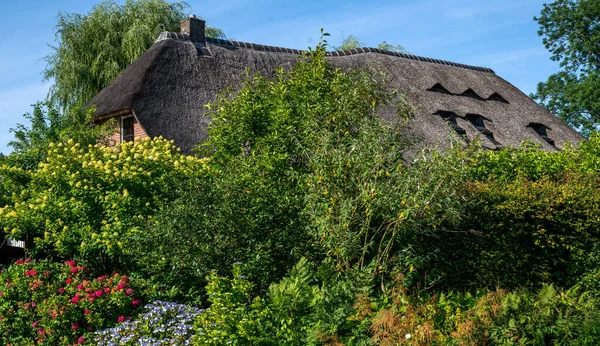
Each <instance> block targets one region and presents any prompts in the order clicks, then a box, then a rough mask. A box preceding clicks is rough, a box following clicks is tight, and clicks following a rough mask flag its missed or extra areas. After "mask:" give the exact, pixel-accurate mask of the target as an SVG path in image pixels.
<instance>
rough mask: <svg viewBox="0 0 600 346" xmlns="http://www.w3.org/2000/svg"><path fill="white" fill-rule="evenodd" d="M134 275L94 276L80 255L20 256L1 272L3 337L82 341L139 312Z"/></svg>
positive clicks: (18, 341) (28, 341)
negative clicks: (79, 260)
mask: <svg viewBox="0 0 600 346" xmlns="http://www.w3.org/2000/svg"><path fill="white" fill-rule="evenodd" d="M135 294H136V293H135V290H134V289H132V287H131V283H130V280H129V278H128V277H127V276H126V275H121V274H118V273H117V272H114V273H112V274H108V275H102V276H99V277H96V278H94V277H93V276H90V274H89V270H88V269H87V268H86V267H85V266H82V265H78V264H77V263H76V262H75V261H73V260H70V261H66V262H65V263H64V264H62V263H55V262H49V261H39V262H38V261H31V259H26V260H20V261H17V262H16V263H15V264H14V265H12V266H11V267H9V268H8V269H6V270H4V271H2V272H0V342H2V343H3V344H7V345H8V344H14V345H33V344H36V343H40V344H41V343H46V344H51V345H68V344H74V343H78V344H82V343H84V342H85V341H86V340H90V339H91V337H93V333H92V332H94V331H95V330H97V329H103V328H106V327H108V326H112V325H114V324H116V323H117V322H121V321H123V320H125V319H128V318H130V317H131V316H132V315H134V314H136V311H137V310H138V307H139V304H140V301H139V300H138V299H136V298H135Z"/></svg>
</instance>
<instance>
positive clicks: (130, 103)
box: [91, 17, 582, 152]
mask: <svg viewBox="0 0 600 346" xmlns="http://www.w3.org/2000/svg"><path fill="white" fill-rule="evenodd" d="M204 28H205V22H204V21H203V20H200V19H197V18H195V17H190V18H187V19H185V20H183V21H182V22H181V33H173V32H163V33H161V34H160V36H159V37H158V39H157V40H156V42H155V43H154V45H153V46H152V47H151V48H150V49H148V51H146V52H145V53H144V54H143V55H142V56H141V57H140V58H139V59H137V60H136V61H135V62H133V63H132V64H131V65H130V66H129V67H128V68H127V69H126V70H125V71H123V73H122V74H121V75H120V76H119V77H117V78H116V79H115V80H114V81H113V82H112V83H111V84H109V85H108V86H107V87H106V88H104V89H103V90H102V91H101V92H100V93H99V94H98V95H97V96H95V97H94V98H93V99H92V100H91V104H95V105H96V107H97V111H96V119H97V121H103V120H106V119H109V118H116V119H117V120H118V121H119V123H120V124H121V126H120V131H119V132H118V133H116V134H115V135H114V136H113V140H114V142H121V141H128V140H133V139H134V138H136V137H146V136H163V137H165V138H167V139H173V140H174V141H175V143H176V144H177V145H178V146H179V147H180V148H181V149H182V151H184V152H189V151H191V149H193V147H194V146H196V145H197V144H198V143H200V142H202V141H203V140H205V139H206V137H207V126H208V124H209V121H210V120H209V119H208V118H207V117H205V116H203V115H204V114H205V113H206V111H207V109H206V107H204V105H205V104H207V103H210V102H213V101H214V100H215V96H216V95H217V93H219V92H220V91H221V90H222V89H223V88H225V87H227V86H232V88H233V89H234V90H235V88H236V87H238V86H239V85H240V81H241V79H242V75H243V72H244V71H245V70H246V69H249V70H250V71H252V72H259V73H261V74H263V75H267V76H268V75H272V74H273V71H274V70H275V69H276V68H277V67H280V66H284V67H290V66H292V65H293V64H294V63H296V61H297V59H298V55H300V54H302V51H300V50H297V49H289V48H281V47H272V46H265V45H261V44H254V43H245V42H237V41H230V40H222V39H215V38H208V37H205V30H204ZM327 59H328V60H329V61H330V62H331V63H332V64H333V65H334V66H337V67H342V68H352V69H360V68H374V69H378V70H382V71H384V72H385V73H387V75H388V77H389V83H390V87H391V88H394V89H396V90H398V91H400V92H403V93H405V95H406V98H407V99H408V101H409V102H410V103H411V104H412V105H414V106H416V107H417V112H416V115H415V117H414V119H413V120H411V122H410V124H409V131H410V132H411V134H412V135H414V136H415V137H416V138H419V139H420V140H422V141H423V143H425V144H442V145H444V143H448V139H449V138H451V136H450V134H451V133H452V132H455V133H456V134H457V135H458V136H460V137H462V138H463V139H464V140H465V141H471V140H473V139H474V138H476V137H479V138H480V139H481V143H482V145H483V146H485V147H488V148H490V149H497V148H500V147H506V146H518V145H519V144H520V143H521V142H522V141H523V140H524V139H526V138H530V139H532V140H533V141H536V142H539V143H541V145H542V147H543V148H544V149H545V150H548V151H553V150H558V149H561V148H562V147H563V146H564V144H565V143H566V142H571V143H575V144H576V143H578V142H579V141H580V140H581V139H582V137H581V136H580V135H579V134H578V133H577V132H576V131H574V130H573V129H572V128H570V127H569V126H567V125H566V124H565V123H564V122H563V121H561V120H559V119H558V118H556V117H555V116H554V115H552V114H550V113H549V112H548V111H546V110H545V109H544V108H542V107H540V106H539V105H537V104H536V103H535V102H534V101H532V100H531V99H530V98H529V97H528V96H527V95H525V94H524V93H522V92H521V91H520V90H519V89H517V88H516V87H515V86H513V85H511V84H510V83H508V82H507V81H505V80H504V79H502V78H500V77H499V76H497V75H496V74H495V73H494V71H492V70H491V69H489V68H484V67H477V66H469V65H464V64H458V63H453V62H448V61H442V60H437V59H430V58H424V57H419V56H415V55H412V54H403V53H397V52H390V51H385V50H381V49H377V48H357V49H350V50H345V51H331V52H328V53H327ZM380 115H381V117H383V118H384V119H385V118H387V119H389V118H391V117H394V116H395V114H394V113H393V110H392V109H382V110H381V113H380ZM448 125H450V126H448Z"/></svg>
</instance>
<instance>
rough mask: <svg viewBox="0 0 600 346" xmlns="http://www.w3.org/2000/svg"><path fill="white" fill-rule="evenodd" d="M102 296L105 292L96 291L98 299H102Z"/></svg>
mask: <svg viewBox="0 0 600 346" xmlns="http://www.w3.org/2000/svg"><path fill="white" fill-rule="evenodd" d="M102 294H104V291H103V290H97V291H96V297H98V298H100V297H102Z"/></svg>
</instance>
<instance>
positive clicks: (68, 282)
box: [65, 278, 73, 285]
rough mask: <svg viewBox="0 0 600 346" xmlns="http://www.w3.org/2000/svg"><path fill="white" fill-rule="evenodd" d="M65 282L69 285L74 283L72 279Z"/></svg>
mask: <svg viewBox="0 0 600 346" xmlns="http://www.w3.org/2000/svg"><path fill="white" fill-rule="evenodd" d="M65 282H66V283H67V285H68V284H70V283H71V282H73V280H72V279H71V278H68V279H67V280H65Z"/></svg>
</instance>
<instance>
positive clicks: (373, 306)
mask: <svg viewBox="0 0 600 346" xmlns="http://www.w3.org/2000/svg"><path fill="white" fill-rule="evenodd" d="M385 80H386V79H385V75H382V74H380V73H378V72H377V71H352V70H349V71H342V70H339V69H334V68H333V67H331V66H330V65H329V64H328V62H327V61H326V59H325V45H324V44H321V45H319V46H317V47H316V48H315V49H314V50H312V51H311V52H309V53H307V54H306V55H304V56H302V57H300V58H299V61H298V64H297V65H296V66H295V67H293V68H291V69H289V70H283V69H282V70H279V71H277V73H276V74H275V75H274V76H273V77H272V78H266V77H261V76H258V75H256V76H253V75H248V76H246V82H245V83H244V84H243V86H242V88H241V90H239V91H238V92H237V93H236V94H232V93H229V92H228V91H226V92H224V93H223V94H222V95H220V96H219V98H218V100H217V101H216V103H215V104H214V105H211V112H210V116H211V117H212V124H211V127H210V129H209V131H210V132H209V134H210V137H209V138H210V139H209V140H208V141H207V142H206V143H205V144H204V145H202V147H201V148H199V149H200V151H201V152H202V154H203V155H204V156H205V157H204V158H199V157H196V156H188V155H183V154H180V153H179V152H178V150H177V149H176V148H175V146H174V144H173V143H172V142H169V141H166V140H164V139H162V138H156V139H144V140H136V142H135V143H124V144H122V145H119V146H117V147H116V148H104V147H101V146H97V145H88V146H82V145H81V144H79V143H77V142H76V141H73V140H67V141H64V140H59V141H58V142H56V143H52V144H47V148H46V149H47V151H46V154H45V155H44V157H45V158H44V160H43V161H41V162H39V163H38V164H37V165H35V166H33V167H31V168H28V169H24V168H23V167H19V166H18V165H10V164H6V161H4V164H3V165H2V166H0V192H1V193H2V194H1V195H0V202H1V203H2V206H1V208H0V227H1V229H2V230H3V231H4V234H5V235H6V236H8V237H12V238H20V239H29V240H31V242H30V244H29V245H30V246H31V250H30V252H31V253H32V254H34V255H36V256H39V257H48V258H51V259H60V260H66V259H71V258H74V259H75V260H77V261H78V262H77V263H81V264H82V265H85V266H86V267H87V268H88V269H86V270H83V267H81V266H77V265H75V264H74V263H75V262H67V264H66V265H65V266H63V265H60V264H56V263H53V262H46V261H41V262H35V263H34V262H29V261H28V262H27V263H24V262H19V263H18V264H14V265H12V266H10V267H9V268H8V269H7V270H6V271H5V272H3V273H2V274H0V275H1V276H2V278H4V280H9V281H3V282H4V284H3V283H2V282H0V287H2V292H3V294H4V296H2V297H0V309H5V310H0V312H1V314H2V316H3V317H6V316H9V314H12V315H10V316H11V317H10V318H3V319H2V320H0V328H6V329H3V332H4V333H5V334H3V335H7V336H6V337H5V339H6V342H14V340H18V341H21V340H25V341H23V342H25V343H27V342H30V341H31V342H35V340H37V338H42V339H43V338H46V339H43V340H52V342H57V343H61V342H64V341H65V340H68V342H69V343H71V342H77V341H78V340H79V338H80V337H83V338H84V339H82V340H81V341H82V342H83V341H86V340H87V341H90V342H91V340H92V339H91V338H95V342H97V343H100V344H107V345H108V344H116V343H129V344H135V343H155V344H156V343H158V344H160V343H163V344H168V343H184V344H185V343H191V344H201V345H211V344H213V345H223V344H228V343H229V344H233V345H250V344H251V345H371V344H378V345H397V344H407V345H429V344H443V345H482V344H515V343H516V344H534V345H538V344H539V345H544V344H583V345H585V344H590V343H593V341H595V340H598V332H599V331H598V328H597V327H596V326H597V325H598V322H599V321H598V318H599V317H598V314H597V313H596V311H598V304H599V300H598V299H599V298H600V288H599V286H598V284H597V282H598V277H599V273H600V255H599V254H600V252H599V250H600V234H598V232H597V230H598V229H599V226H600V225H599V224H598V222H599V220H600V215H599V214H598V213H599V212H598V211H599V210H600V197H599V196H600V194H599V193H598V186H599V183H600V181H599V179H600V177H599V175H598V173H599V169H600V137H599V136H597V135H592V136H591V138H590V140H589V141H587V142H584V143H582V144H581V145H580V146H579V147H578V148H573V147H567V148H565V149H564V150H562V151H559V152H552V153H549V152H544V151H541V150H539V147H536V146H534V145H531V144H530V143H529V144H527V143H525V144H524V145H523V147H521V148H506V149H502V150H497V151H484V150H481V149H480V148H478V147H477V146H476V145H471V146H469V147H466V148H464V147H462V146H460V145H456V146H454V147H452V148H450V149H448V150H446V151H444V152H441V151H440V150H438V149H436V148H427V149H424V150H422V151H417V150H414V149H411V150H410V151H409V150H408V148H410V145H411V143H409V142H408V141H407V140H406V138H405V137H404V136H403V135H402V130H403V126H404V123H405V121H406V120H407V119H409V118H410V115H411V110H412V108H411V107H410V106H409V105H408V104H407V103H406V102H405V101H404V99H403V97H402V95H401V94H398V93H396V92H394V91H392V90H388V89H387V88H386V84H385ZM380 107H396V108H397V110H398V117H397V118H396V119H392V120H391V121H382V120H381V119H380V118H379V117H378V116H377V114H378V109H379V108H380ZM409 152H410V154H408V153H409ZM232 266H233V275H231V274H230V271H231V268H232ZM114 269H118V270H119V271H120V272H125V273H127V275H128V276H127V277H126V278H128V277H131V278H132V280H134V281H135V282H136V285H138V286H139V289H137V288H136V294H139V295H140V297H141V298H143V299H145V300H148V301H155V303H153V304H151V305H148V306H147V310H148V311H147V312H146V313H144V314H142V315H140V316H133V315H132V313H133V311H134V310H135V309H136V308H137V306H138V304H139V299H135V300H133V298H132V297H131V295H128V293H127V292H128V291H127V289H126V288H125V286H123V287H120V285H121V284H128V283H127V282H126V280H125V279H123V277H121V276H119V275H118V274H113V276H110V275H109V276H108V277H100V278H99V279H97V280H90V279H89V278H87V277H86V278H84V276H83V275H84V272H85V275H92V274H93V275H96V276H98V275H101V274H103V273H108V272H112V271H113V270H114ZM32 270H33V271H32ZM87 270H89V272H90V274H87ZM46 272H47V273H48V274H47V275H46V274H45V273H46ZM78 275H80V276H78ZM114 275H116V276H114ZM69 279H70V280H72V281H73V282H74V281H76V280H77V282H79V283H81V288H80V287H79V286H80V284H79V283H78V284H77V286H74V285H70V283H67V282H66V281H65V280H69ZM86 280H87V281H86ZM111 280H112V281H111ZM63 282H64V284H63ZM9 283H10V284H9ZM84 283H85V284H84ZM2 285H4V286H2ZM86 285H88V286H86ZM34 286H35V289H33V287H34ZM123 288H125V291H123ZM61 289H62V290H61ZM86 289H88V292H86V291H85V290H86ZM82 290H83V292H81V291H82ZM106 290H108V291H106ZM95 292H98V293H97V294H96V293H95ZM78 293H79V296H78V295H77V294H78ZM92 293H93V294H94V296H92ZM98 294H99V295H100V296H98ZM110 297H116V298H114V299H112V298H110ZM117 298H118V299H117ZM111 299H112V300H111ZM157 299H168V300H170V302H164V301H162V300H158V301H157ZM63 300H64V301H63ZM74 300H75V301H74ZM134 302H135V303H134ZM19 303H21V306H19ZM32 303H35V306H32ZM182 303H184V304H187V305H182ZM15 304H16V305H15ZM25 304H29V305H27V309H25V306H26V305H25ZM52 304H54V305H52ZM58 304H60V306H59V305H58ZM21 307H22V309H18V310H17V309H16V308H21ZM11 308H12V311H11V310H10V309H11ZM42 308H43V309H46V310H44V311H46V313H44V312H42V313H41V315H36V314H37V311H38V310H39V309H42ZM61 308H64V309H65V310H64V314H63V315H60V318H59V317H58V315H57V319H58V320H59V322H60V323H58V322H56V323H58V324H56V323H55V322H53V319H52V313H51V312H52V311H54V310H52V309H58V310H56V311H60V309H61ZM67 308H68V309H67ZM82 308H83V310H81V309H82ZM200 308H202V309H200ZM86 309H87V310H89V311H90V312H88V313H86V311H87V310H86ZM40 311H42V310H40ZM48 312H50V313H48ZM127 316H131V317H132V320H131V321H126V317H127ZM36 318H37V319H39V320H36ZM34 322H35V323H36V324H35V325H33V323H34ZM118 323H121V324H118ZM117 324H118V325H117ZM65 326H67V327H69V326H70V327H73V326H76V328H75V327H73V328H67V327H65ZM81 326H85V327H86V328H87V327H88V326H91V329H90V331H88V330H87V329H85V332H84V331H83V330H82V331H81V332H80V331H79V328H80V327H81ZM40 328H43V329H40ZM100 328H102V329H104V330H103V331H100V332H99V333H98V334H96V335H93V336H90V334H86V333H88V332H91V331H93V330H96V329H100ZM40 330H43V332H40ZM50 331H52V332H51V333H50ZM19 338H22V339H19ZM0 340H1V341H5V340H3V339H0ZM173 340H176V341H173Z"/></svg>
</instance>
